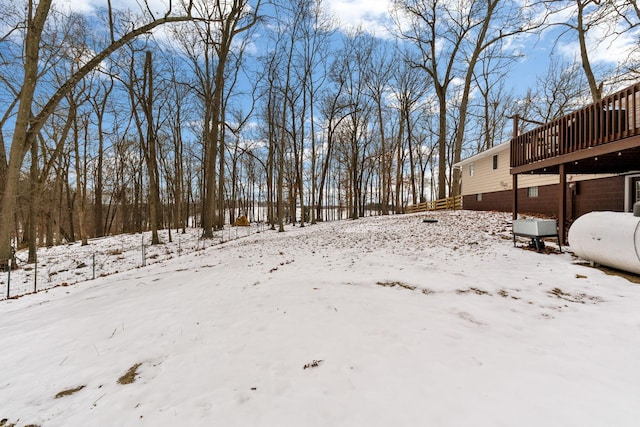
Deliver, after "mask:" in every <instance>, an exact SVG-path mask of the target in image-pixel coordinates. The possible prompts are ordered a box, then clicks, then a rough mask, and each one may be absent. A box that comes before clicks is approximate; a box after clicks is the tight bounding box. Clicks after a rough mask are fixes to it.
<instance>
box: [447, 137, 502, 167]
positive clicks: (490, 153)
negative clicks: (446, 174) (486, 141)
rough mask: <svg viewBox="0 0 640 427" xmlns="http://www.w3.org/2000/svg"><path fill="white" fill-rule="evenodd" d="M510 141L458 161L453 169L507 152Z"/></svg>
mask: <svg viewBox="0 0 640 427" xmlns="http://www.w3.org/2000/svg"><path fill="white" fill-rule="evenodd" d="M510 143H511V141H507V142H503V143H502V144H499V145H496V146H493V147H491V148H489V149H488V150H484V151H481V152H479V153H478V154H474V155H473V156H471V157H467V158H466V159H464V160H460V161H459V162H458V163H456V164H454V165H453V167H454V168H461V167H462V166H464V165H467V164H469V163H473V162H475V161H478V160H480V159H484V158H485V157H488V156H493V155H494V154H496V153H499V152H501V151H503V150H508V149H509V146H510Z"/></svg>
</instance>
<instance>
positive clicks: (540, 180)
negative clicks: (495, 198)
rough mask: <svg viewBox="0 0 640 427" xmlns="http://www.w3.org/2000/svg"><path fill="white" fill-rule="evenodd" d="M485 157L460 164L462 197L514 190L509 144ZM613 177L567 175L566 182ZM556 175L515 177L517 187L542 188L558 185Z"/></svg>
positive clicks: (474, 157)
mask: <svg viewBox="0 0 640 427" xmlns="http://www.w3.org/2000/svg"><path fill="white" fill-rule="evenodd" d="M495 148H496V149H497V151H496V150H492V152H490V153H488V154H486V155H485V154H484V153H480V154H478V155H476V156H473V157H470V158H469V159H466V160H464V161H463V162H461V167H462V191H461V194H462V195H463V196H468V195H470V194H481V193H493V192H495V191H504V190H512V189H513V177H512V175H511V173H510V172H509V169H510V167H509V161H510V158H509V157H510V156H509V144H503V145H502V146H500V147H495ZM493 155H497V156H498V168H497V169H493ZM472 164H473V169H474V171H473V176H469V167H470V165H472ZM607 176H613V175H567V182H572V181H584V180H587V179H594V178H604V177H607ZM559 182H560V178H559V176H558V175H523V174H521V175H518V188H528V187H536V186H538V187H541V186H543V185H552V184H558V183H559Z"/></svg>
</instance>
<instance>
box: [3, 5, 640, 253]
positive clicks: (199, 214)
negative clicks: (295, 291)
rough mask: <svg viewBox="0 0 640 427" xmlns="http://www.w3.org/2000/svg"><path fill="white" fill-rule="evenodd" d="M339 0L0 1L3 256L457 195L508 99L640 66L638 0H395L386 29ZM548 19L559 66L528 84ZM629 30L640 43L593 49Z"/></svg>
mask: <svg viewBox="0 0 640 427" xmlns="http://www.w3.org/2000/svg"><path fill="white" fill-rule="evenodd" d="M326 1H327V0H315V1H307V0H273V1H270V2H264V0H215V1H214V0H181V1H180V2H179V3H177V4H176V3H171V2H170V3H169V6H167V7H166V9H165V10H163V11H157V10H154V8H155V7H156V5H155V4H154V5H151V4H150V3H147V2H146V1H143V2H137V6H136V7H138V8H137V9H135V10H131V9H128V10H117V9H115V8H114V7H112V3H111V1H110V0H107V1H106V2H105V4H104V5H103V6H101V7H96V8H94V9H92V10H91V12H90V13H80V12H77V11H75V12H74V11H73V10H71V9H69V8H68V7H67V8H64V7H62V6H55V5H54V4H52V1H51V0H40V1H38V2H36V1H33V0H25V1H21V2H15V1H9V0H0V4H1V5H2V8H3V10H4V11H5V13H4V14H3V15H2V16H1V17H0V31H1V32H2V33H1V35H0V68H1V71H0V106H1V107H0V108H1V111H0V113H1V114H0V126H1V129H2V132H1V133H0V138H1V139H2V141H1V142H2V143H1V144H0V154H1V156H0V182H1V185H0V189H1V190H0V201H1V202H2V207H1V210H0V263H3V262H4V263H5V264H6V262H7V260H9V259H11V258H12V257H13V254H12V250H13V249H14V248H13V247H12V246H15V245H17V246H19V247H29V258H30V261H33V260H34V259H35V250H36V247H37V246H38V245H46V246H51V245H55V244H60V243H63V242H71V241H76V240H81V241H82V243H83V244H87V240H88V238H89V237H100V236H105V235H109V234H115V233H128V232H141V231H145V230H151V232H152V243H154V244H156V243H160V238H159V235H158V230H159V229H163V228H167V229H169V230H172V229H173V230H176V231H179V230H184V229H185V228H186V227H187V226H194V227H201V228H202V232H203V234H202V235H203V237H204V238H209V237H212V236H213V233H214V231H216V230H218V229H221V228H222V227H224V225H225V224H226V223H233V222H234V220H235V219H236V217H238V216H240V215H246V216H247V217H248V218H249V219H250V220H251V221H266V222H268V223H269V224H270V225H271V227H272V229H274V230H275V229H277V230H279V231H284V227H285V225H286V224H288V223H292V224H298V225H300V226H304V225H305V224H314V223H316V222H317V221H325V220H330V219H340V218H353V219H356V218H359V217H361V216H363V215H366V214H369V213H372V212H373V213H377V214H383V215H385V214H390V213H401V212H403V210H404V208H405V207H406V206H407V205H408V204H415V203H419V202H421V201H425V200H433V199H437V198H444V197H447V196H452V195H456V194H458V192H459V188H460V174H459V171H458V170H457V169H456V168H454V164H455V163H456V162H458V161H460V160H461V159H462V157H463V156H466V155H470V154H474V153H476V152H478V151H481V150H484V149H487V148H490V147H492V146H493V145H495V144H498V143H501V142H503V141H506V140H508V138H509V136H510V135H511V132H512V130H511V128H510V120H509V118H510V117H512V116H514V115H516V114H517V115H520V116H523V117H526V118H528V119H530V120H529V121H540V122H544V121H547V120H550V119H553V118H555V117H557V116H559V115H562V114H565V113H567V112H569V111H571V110H572V109H574V108H576V107H578V106H579V105H581V104H584V103H585V102H589V101H591V100H593V101H595V100H598V99H599V98H600V97H601V96H602V94H603V91H604V90H607V89H609V88H613V87H617V86H618V85H620V84H623V83H624V82H625V81H635V80H637V78H638V71H637V70H638V67H637V65H638V62H637V59H638V46H640V44H638V43H637V40H638V24H639V22H640V9H639V8H638V5H637V2H636V0H599V1H597V0H554V1H551V0H525V1H522V2H513V1H506V0H482V1H480V0H466V1H451V0H393V1H392V2H391V3H390V9H389V14H388V17H387V19H386V27H385V29H384V30H383V31H380V32H379V33H378V34H375V33H372V32H371V31H370V29H365V28H353V29H351V30H344V29H342V28H341V27H340V26H339V25H338V23H337V22H338V21H337V18H336V17H333V16H331V15H330V14H329V13H328V12H327V11H328V7H327V4H325V2H326ZM536 38H537V39H538V40H539V41H538V43H539V44H541V45H542V44H544V45H545V48H546V49H548V51H549V52H552V55H551V60H550V63H549V64H550V65H549V67H548V71H547V74H546V75H543V76H541V77H540V78H538V80H537V82H536V83H535V84H533V85H532V87H530V88H528V89H527V90H526V91H520V92H517V91H515V90H514V86H515V85H514V84H513V82H512V81H510V74H509V72H510V70H511V69H512V67H513V66H515V65H517V64H518V62H519V61H523V60H525V57H526V56H527V52H526V51H523V47H522V46H531V45H532V41H531V40H532V39H536ZM625 38H631V39H634V38H635V40H636V43H635V48H631V49H629V50H627V51H624V52H618V55H622V54H624V55H627V57H626V60H624V61H619V62H618V63H613V62H610V63H604V65H603V62H602V61H598V60H595V59H594V58H593V55H595V53H594V52H596V51H597V50H596V48H598V47H602V46H598V44H599V43H615V42H616V41H620V40H621V39H625ZM567 40H568V41H569V42H570V43H567ZM525 42H526V43H525ZM571 43H575V44H577V45H576V46H577V47H576V48H575V49H574V50H575V51H576V52H577V55H576V56H575V58H574V59H569V60H567V59H564V58H566V56H563V55H560V54H559V53H554V52H556V51H560V50H561V48H562V46H565V45H567V44H571ZM631 45H632V46H633V43H631ZM533 46H534V48H535V46H538V44H535V43H533ZM520 123H521V125H522V126H525V125H526V123H527V121H521V122H520ZM169 236H171V235H169ZM169 238H171V237H169Z"/></svg>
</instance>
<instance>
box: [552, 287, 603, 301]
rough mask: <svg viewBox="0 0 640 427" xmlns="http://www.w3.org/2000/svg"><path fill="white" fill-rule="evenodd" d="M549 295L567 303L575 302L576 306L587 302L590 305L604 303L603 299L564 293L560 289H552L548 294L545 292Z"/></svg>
mask: <svg viewBox="0 0 640 427" xmlns="http://www.w3.org/2000/svg"><path fill="white" fill-rule="evenodd" d="M547 293H548V294H549V295H553V296H555V297H556V298H560V299H563V300H565V301H569V302H575V303H578V304H586V303H587V302H590V303H592V304H597V303H600V302H604V299H602V298H600V297H597V296H593V295H587V294H582V293H581V294H571V293H568V292H564V291H563V290H562V289H560V288H553V289H552V290H550V291H549V292H547Z"/></svg>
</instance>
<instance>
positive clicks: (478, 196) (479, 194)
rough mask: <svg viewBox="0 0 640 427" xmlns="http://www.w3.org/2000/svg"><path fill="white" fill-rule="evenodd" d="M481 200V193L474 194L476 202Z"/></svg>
mask: <svg viewBox="0 0 640 427" xmlns="http://www.w3.org/2000/svg"><path fill="white" fill-rule="evenodd" d="M481 201H482V193H478V194H476V202H481Z"/></svg>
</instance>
